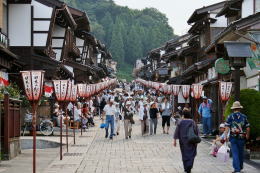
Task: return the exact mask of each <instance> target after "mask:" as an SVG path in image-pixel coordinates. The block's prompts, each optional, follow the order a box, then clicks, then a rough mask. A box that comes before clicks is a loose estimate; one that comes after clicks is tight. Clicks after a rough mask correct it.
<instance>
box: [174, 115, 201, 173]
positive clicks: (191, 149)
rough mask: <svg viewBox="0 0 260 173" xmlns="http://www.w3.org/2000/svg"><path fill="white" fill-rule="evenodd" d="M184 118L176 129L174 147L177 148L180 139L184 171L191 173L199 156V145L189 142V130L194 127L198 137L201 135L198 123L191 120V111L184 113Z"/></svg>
mask: <svg viewBox="0 0 260 173" xmlns="http://www.w3.org/2000/svg"><path fill="white" fill-rule="evenodd" d="M183 116H184V117H183V119H182V120H181V121H180V122H179V123H178V124H177V127H176V129H175V132H174V136H173V138H174V140H173V145H174V146H175V147H176V139H179V145H180V149H181V155H182V162H183V167H184V171H185V172H186V173H190V172H191V169H192V167H193V163H194V159H195V156H196V155H197V144H191V143H189V142H188V138H187V134H188V129H189V128H190V127H192V128H193V129H194V133H195V134H196V135H198V134H199V131H198V127H197V125H196V123H195V122H194V121H193V120H192V119H191V113H190V112H189V111H183Z"/></svg>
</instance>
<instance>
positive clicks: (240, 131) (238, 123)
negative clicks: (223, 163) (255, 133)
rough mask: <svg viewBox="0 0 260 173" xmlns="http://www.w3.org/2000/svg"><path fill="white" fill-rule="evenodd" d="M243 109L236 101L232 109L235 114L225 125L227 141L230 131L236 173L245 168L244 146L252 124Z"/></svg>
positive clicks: (231, 115)
mask: <svg viewBox="0 0 260 173" xmlns="http://www.w3.org/2000/svg"><path fill="white" fill-rule="evenodd" d="M241 109H243V106H242V105H241V104H240V102H239V101H235V102H234V103H233V105H232V107H231V110H232V111H233V113H231V114H230V115H229V116H228V118H227V121H226V123H225V126H226V128H225V140H227V138H228V133H229V131H230V136H229V141H230V143H231V152H232V156H233V168H234V173H239V172H240V171H241V170H242V169H243V168H244V167H243V162H244V146H245V143H246V140H248V139H249V136H250V124H249V122H248V120H247V116H246V115H244V114H242V113H241Z"/></svg>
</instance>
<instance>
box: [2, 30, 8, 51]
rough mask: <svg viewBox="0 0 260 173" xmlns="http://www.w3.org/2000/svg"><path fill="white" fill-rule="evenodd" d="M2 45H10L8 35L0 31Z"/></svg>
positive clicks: (5, 46)
mask: <svg viewBox="0 0 260 173" xmlns="http://www.w3.org/2000/svg"><path fill="white" fill-rule="evenodd" d="M0 45H1V46H2V47H4V48H8V45H9V39H8V37H7V36H6V35H5V34H4V33H2V32H0Z"/></svg>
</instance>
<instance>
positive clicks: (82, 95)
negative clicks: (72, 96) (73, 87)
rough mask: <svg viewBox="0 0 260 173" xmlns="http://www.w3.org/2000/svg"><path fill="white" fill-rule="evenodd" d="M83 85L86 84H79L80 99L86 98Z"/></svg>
mask: <svg viewBox="0 0 260 173" xmlns="http://www.w3.org/2000/svg"><path fill="white" fill-rule="evenodd" d="M83 85H84V84H77V88H78V94H79V96H80V97H84V90H83Z"/></svg>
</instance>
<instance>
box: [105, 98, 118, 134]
mask: <svg viewBox="0 0 260 173" xmlns="http://www.w3.org/2000/svg"><path fill="white" fill-rule="evenodd" d="M115 113H116V107H115V105H114V100H112V99H110V100H109V102H108V104H106V106H105V107H104V111H103V116H106V136H105V138H107V137H108V130H109V126H110V129H111V131H110V137H109V138H110V139H113V135H114V121H115V120H114V118H115Z"/></svg>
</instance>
